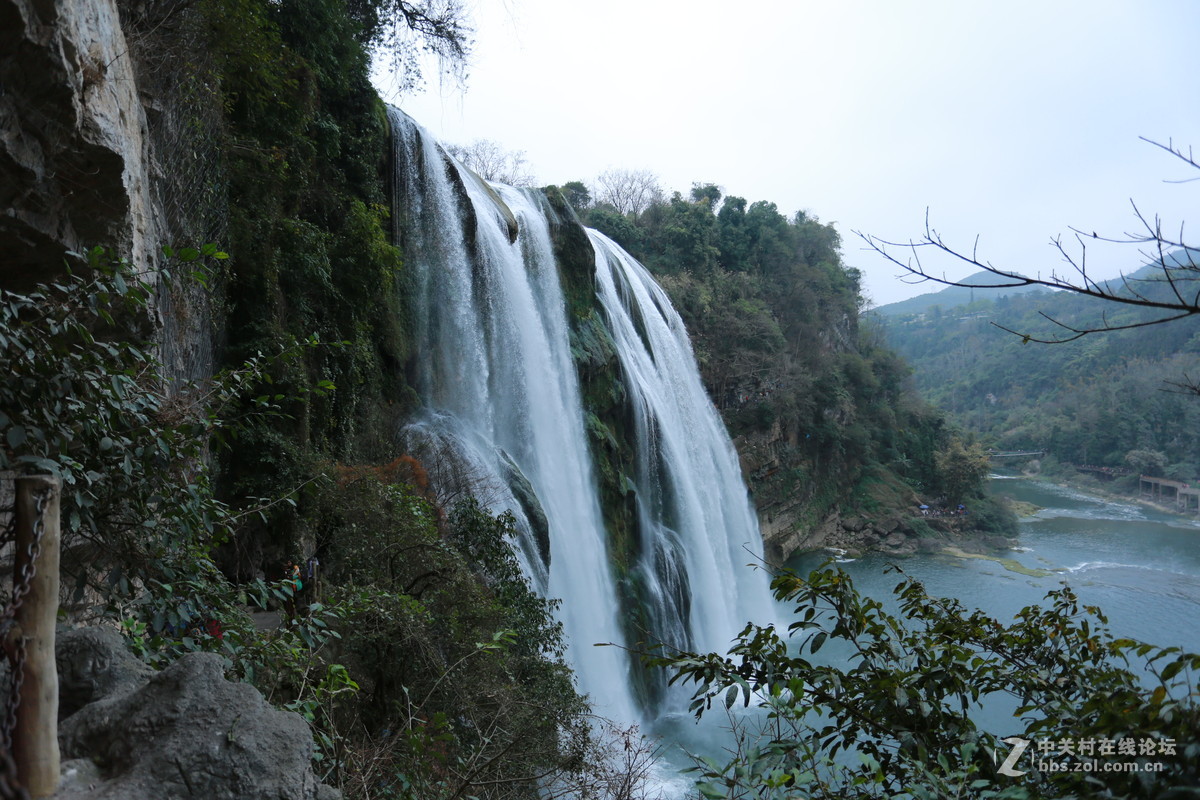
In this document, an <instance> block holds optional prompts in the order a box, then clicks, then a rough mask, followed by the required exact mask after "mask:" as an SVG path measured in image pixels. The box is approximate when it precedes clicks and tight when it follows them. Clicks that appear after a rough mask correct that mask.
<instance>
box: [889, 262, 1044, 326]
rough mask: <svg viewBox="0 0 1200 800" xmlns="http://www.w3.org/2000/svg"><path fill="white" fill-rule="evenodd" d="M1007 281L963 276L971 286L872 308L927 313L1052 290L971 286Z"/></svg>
mask: <svg viewBox="0 0 1200 800" xmlns="http://www.w3.org/2000/svg"><path fill="white" fill-rule="evenodd" d="M1004 282H1005V279H1004V278H1001V277H1000V276H999V275H993V274H992V273H990V272H976V273H975V274H974V275H969V276H968V277H966V278H964V279H963V283H965V284H969V285H968V286H947V287H946V288H944V289H942V290H941V291H937V292H929V293H928V294H922V295H917V296H916V297H910V298H909V299H907V300H901V301H899V302H898V303H888V304H887V305H883V306H876V307H875V308H874V309H872V310H873V311H874V312H875V313H876V314H880V315H882V316H885V317H897V316H902V315H905V314H924V313H925V312H926V311H928V310H929V309H931V308H933V307H934V306H941V307H942V310H947V309H951V308H955V307H957V306H965V305H967V304H969V303H973V302H975V301H976V300H986V299H993V300H994V299H996V298H997V297H1007V296H1010V295H1017V294H1030V293H1035V292H1046V291H1049V290H1048V289H1045V288H1043V287H1041V286H1017V287H1010V288H1007V289H986V288H984V289H981V291H978V292H977V291H975V289H973V288H971V287H972V286H978V287H988V286H997V285H999V284H1001V283H1004Z"/></svg>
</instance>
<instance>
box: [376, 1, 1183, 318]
mask: <svg viewBox="0 0 1200 800" xmlns="http://www.w3.org/2000/svg"><path fill="white" fill-rule="evenodd" d="M472 16H473V20H474V27H475V31H476V33H475V39H476V49H475V55H474V58H473V63H472V65H471V70H470V76H469V77H468V80H467V85H466V90H465V91H460V90H459V89H458V87H456V86H450V85H447V86H444V87H439V86H438V85H437V84H436V82H431V85H430V86H429V88H428V89H427V91H426V92H425V93H424V94H421V95H415V96H410V97H405V98H396V97H395V96H392V97H390V98H388V99H389V100H390V101H391V102H396V103H397V104H398V105H400V107H401V108H403V109H404V110H405V111H407V112H408V113H409V114H411V115H412V116H413V117H415V118H416V119H417V120H418V121H419V122H420V123H422V124H423V125H425V126H426V127H427V128H429V129H430V130H431V131H432V132H433V133H434V134H435V135H437V136H438V137H439V138H441V139H442V140H444V141H448V142H454V143H469V142H471V141H473V140H475V139H491V140H493V141H496V142H498V143H500V144H501V145H502V146H504V147H505V148H507V149H510V150H523V151H525V154H526V157H527V158H528V161H529V166H530V169H531V171H532V172H533V173H534V174H535V176H536V177H537V179H538V181H539V182H540V183H542V184H548V183H558V184H561V183H565V182H566V181H570V180H583V181H585V182H588V183H591V182H592V179H594V178H595V176H596V175H597V174H599V173H600V172H602V171H604V170H605V169H608V168H611V167H618V168H629V169H649V170H651V171H653V172H655V173H657V174H658V175H659V176H660V177H661V179H662V183H663V186H664V188H666V189H668V191H670V190H679V191H682V192H684V193H686V192H687V191H688V189H689V188H690V187H691V184H692V183H693V182H698V181H699V182H711V183H716V184H718V185H720V186H722V187H723V188H724V189H725V191H726V193H728V194H734V195H739V196H742V197H745V198H747V199H748V200H749V201H751V202H754V201H756V200H770V201H773V202H775V203H776V204H777V205H778V206H779V209H780V211H781V212H783V213H784V214H788V215H791V214H792V213H793V212H795V211H797V210H801V209H803V210H806V211H809V212H811V213H813V214H815V215H816V216H818V217H819V218H820V219H821V220H822V221H824V222H834V223H836V226H837V228H838V230H839V231H840V232H841V233H842V237H843V250H844V255H845V260H846V263H847V264H848V265H850V266H854V267H858V268H859V269H861V270H862V271H863V273H864V276H865V280H864V290H865V292H866V294H867V295H868V297H869V298H870V299H871V300H872V301H874V303H876V304H882V303H887V302H893V301H895V300H899V299H903V298H904V297H909V296H912V295H914V294H920V293H923V292H926V291H932V290H934V289H936V288H939V287H936V286H933V285H931V284H925V285H923V286H908V285H906V284H904V283H903V282H901V281H900V280H899V279H898V278H897V277H895V276H896V272H897V269H896V268H894V267H892V266H890V265H888V264H886V263H885V262H884V261H882V260H881V259H880V258H879V257H877V256H876V255H874V254H873V253H869V252H865V251H864V250H863V249H862V244H861V242H860V241H859V240H858V238H857V237H855V236H854V235H853V233H852V232H853V231H855V230H860V231H863V232H867V233H872V234H875V235H877V236H881V237H884V238H891V239H908V238H910V237H916V236H919V235H920V234H921V233H922V231H923V229H924V217H925V209H926V207H928V208H929V212H930V218H931V221H932V223H933V225H934V227H935V228H937V229H938V230H939V231H940V232H941V233H942V234H943V235H944V236H945V237H946V238H947V239H948V240H950V241H951V242H954V243H958V244H961V245H962V246H963V247H964V248H967V249H969V248H970V247H971V246H972V244H973V242H974V239H975V236H976V235H977V234H978V235H979V236H980V237H981V238H980V252H981V253H982V254H984V255H986V257H987V258H988V259H990V260H991V261H992V262H993V263H995V264H996V265H997V266H1002V267H1009V268H1013V269H1017V270H1023V271H1027V272H1029V273H1037V272H1040V273H1042V274H1043V275H1046V274H1049V273H1050V272H1051V271H1052V270H1054V269H1055V268H1057V267H1059V266H1060V264H1061V262H1060V260H1059V257H1058V255H1057V254H1056V253H1055V252H1054V251H1053V249H1052V248H1051V247H1050V246H1049V244H1048V243H1049V241H1050V239H1051V237H1053V236H1054V235H1056V234H1058V233H1067V232H1068V228H1069V227H1070V226H1075V227H1079V228H1084V229H1086V230H1087V231H1089V232H1091V231H1092V230H1095V231H1096V232H1098V233H1100V234H1101V235H1105V234H1108V235H1114V236H1116V235H1120V234H1121V233H1123V232H1125V231H1128V230H1132V229H1134V228H1135V227H1136V225H1137V221H1136V219H1135V218H1134V216H1133V212H1132V208H1131V206H1130V200H1131V199H1133V200H1135V201H1136V202H1137V203H1138V206H1139V207H1140V208H1142V210H1143V211H1145V212H1147V213H1149V214H1151V215H1152V214H1154V213H1159V214H1161V215H1162V217H1163V220H1164V222H1165V223H1166V224H1168V225H1169V226H1170V227H1172V228H1173V229H1174V231H1176V232H1177V231H1178V228H1179V225H1180V222H1181V221H1182V220H1183V219H1185V218H1186V216H1187V214H1188V212H1189V211H1191V210H1192V208H1193V207H1194V201H1195V199H1196V197H1197V192H1200V185H1197V184H1190V183H1184V184H1170V183H1165V182H1164V180H1167V179H1181V178H1190V177H1192V174H1191V173H1190V172H1189V169H1188V168H1187V167H1186V166H1185V165H1183V164H1182V163H1181V162H1178V161H1176V160H1175V159H1173V158H1172V157H1171V156H1169V155H1168V154H1166V153H1164V152H1162V151H1160V150H1158V149H1157V148H1155V147H1152V146H1151V145H1149V144H1146V143H1144V142H1141V141H1139V139H1138V137H1139V136H1145V137H1148V138H1151V139H1155V140H1159V141H1162V142H1164V143H1165V142H1166V141H1167V140H1168V139H1171V138H1173V139H1174V140H1175V142H1176V143H1177V144H1183V145H1185V146H1186V145H1190V144H1192V143H1195V144H1196V146H1197V148H1198V152H1200V135H1198V132H1200V102H1197V100H1198V99H1200V98H1197V89H1196V87H1197V79H1196V71H1197V68H1196V63H1197V58H1196V52H1195V48H1194V47H1193V46H1192V45H1189V44H1188V42H1191V41H1192V40H1193V39H1194V38H1195V37H1196V36H1197V34H1200V2H1198V1H1197V0H1141V1H1140V2H1133V1H1132V0H1130V1H1124V0H1122V1H1119V2H1118V1H1117V0H1087V1H1086V2H1084V1H1082V0H1081V1H1080V2H1054V0H1041V2H1026V0H1007V2H1003V3H996V2H993V3H985V2H976V1H975V0H958V1H957V2H951V1H950V0H936V1H934V0H923V1H922V2H916V1H915V0H914V1H912V2H907V1H905V0H821V1H820V2H816V1H815V0H791V2H784V1H783V0H741V2H738V3H729V2H709V1H708V0H688V2H682V1H681V0H606V2H603V3H593V2H588V3H584V2H578V0H479V2H478V3H477V4H476V5H475V7H474V8H473V11H472ZM385 95H386V92H385ZM1192 172H1194V170H1193V171H1192ZM1189 202H1190V203H1191V205H1189ZM1197 238H1200V237H1197ZM1089 262H1090V263H1091V264H1092V265H1093V267H1094V269H1095V270H1096V272H1097V275H1098V277H1110V276H1112V275H1115V274H1116V272H1117V271H1118V269H1120V268H1125V269H1131V268H1134V267H1136V266H1137V262H1138V256H1137V254H1136V251H1135V250H1134V249H1132V248H1129V247H1125V248H1121V247H1115V246H1107V247H1105V246H1092V247H1090V248H1089ZM966 272H967V271H966V270H958V271H950V272H949V273H948V274H950V276H951V277H960V276H961V275H963V274H966Z"/></svg>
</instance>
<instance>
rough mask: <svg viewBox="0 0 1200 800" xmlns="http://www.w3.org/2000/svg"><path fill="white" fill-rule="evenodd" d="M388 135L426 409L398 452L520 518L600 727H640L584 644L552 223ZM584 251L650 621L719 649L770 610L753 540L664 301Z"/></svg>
mask: <svg viewBox="0 0 1200 800" xmlns="http://www.w3.org/2000/svg"><path fill="white" fill-rule="evenodd" d="M391 122H392V126H393V130H394V132H395V134H394V135H395V138H396V162H397V180H396V184H397V185H396V194H397V197H396V202H397V214H398V216H399V217H401V218H402V219H403V220H404V225H403V231H404V246H405V257H406V263H407V265H408V269H410V270H411V271H412V273H413V276H414V278H415V281H416V288H417V293H418V297H417V299H416V303H415V306H416V308H417V309H418V312H417V316H418V320H417V334H418V356H417V362H418V363H419V365H420V369H419V373H420V374H419V375H418V390H419V392H420V394H421V399H422V401H423V404H424V407H425V414H424V417H423V418H422V419H421V420H420V421H419V422H417V423H414V424H413V425H411V426H410V427H409V431H408V433H409V437H410V440H411V439H419V440H424V441H425V442H427V443H429V442H436V446H437V447H440V448H449V449H451V450H453V451H454V457H455V459H456V460H457V461H458V462H459V463H462V464H466V465H468V467H467V469H468V471H470V472H472V473H473V478H474V480H475V481H476V484H477V485H485V486H488V487H490V489H491V490H492V493H493V495H494V496H493V497H492V498H491V499H492V504H493V506H494V507H496V508H497V509H506V510H511V511H513V513H514V514H515V515H516V516H517V517H518V519H519V520H520V522H521V528H522V530H523V540H522V541H521V542H520V543H519V545H520V555H521V557H522V559H523V562H524V564H525V566H526V568H527V569H528V572H529V574H530V576H531V578H532V579H533V580H534V582H535V584H536V586H537V587H538V589H539V590H540V591H542V592H544V593H546V594H547V595H548V596H550V597H556V598H560V599H561V600H562V605H561V607H560V610H559V615H560V619H561V620H562V622H563V627H564V630H565V632H566V635H567V637H568V641H569V650H568V652H569V658H570V660H571V663H572V666H573V668H574V669H575V672H576V675H577V679H578V683H579V687H580V689H581V691H583V692H585V693H587V694H588V695H590V697H591V699H592V701H593V704H594V705H595V706H596V709H597V711H598V712H599V713H601V714H604V715H607V716H610V717H612V718H613V719H616V720H618V721H625V722H630V721H636V720H638V719H639V718H641V716H642V715H641V713H640V710H639V708H638V704H637V703H636V702H635V700H634V692H633V688H632V687H633V685H634V680H633V678H632V669H633V664H632V663H631V662H630V657H629V656H628V655H627V654H626V653H625V651H624V650H622V649H620V648H617V647H599V648H597V647H592V646H591V645H592V644H595V643H600V642H612V643H615V644H618V645H622V644H624V635H623V630H622V626H621V624H620V623H619V622H618V614H619V613H621V610H620V609H619V601H618V592H617V586H616V581H615V579H614V576H613V574H612V570H611V569H610V568H609V566H608V565H609V563H610V556H609V552H608V546H607V542H606V533H605V526H604V520H603V516H602V511H601V506H600V500H599V490H598V484H597V481H596V478H595V476H594V474H593V466H592V464H593V462H592V456H591V453H590V451H589V445H588V438H587V434H586V430H585V426H584V410H583V406H582V401H581V396H580V389H579V385H578V377H577V373H576V368H575V364H574V362H573V361H572V357H571V350H570V332H569V328H568V323H567V316H566V304H565V301H564V297H563V292H562V288H561V286H560V284H559V273H558V268H557V265H556V263H555V260H554V251H553V245H552V241H551V236H550V228H549V221H548V220H547V218H546V216H545V214H544V213H543V211H542V209H541V207H540V206H539V204H538V203H537V202H535V199H534V196H533V195H531V194H530V193H527V192H526V191H523V190H517V189H512V188H510V187H505V186H494V187H492V186H488V185H486V184H484V183H483V182H482V181H480V180H479V179H478V178H477V177H475V176H474V175H473V174H471V173H469V172H467V171H466V170H464V169H462V168H461V167H460V166H459V165H457V164H456V163H455V162H453V160H452V159H448V158H447V157H446V156H445V155H444V154H443V152H442V151H441V149H440V148H439V147H438V146H437V144H436V142H435V141H434V140H433V139H432V138H431V137H430V136H429V135H428V134H427V133H426V132H425V131H424V130H423V129H422V128H420V126H418V125H416V124H415V123H414V122H413V121H412V120H411V119H410V118H408V117H407V116H406V115H404V114H403V113H402V112H399V111H397V110H394V109H393V110H392V111H391ZM514 217H515V219H516V228H517V231H519V233H518V234H517V236H516V238H515V241H512V240H510V233H511V232H512V221H513V218H514ZM589 235H590V236H591V240H592V243H593V247H594V249H595V252H596V263H597V267H596V282H597V287H598V293H599V296H600V299H601V302H602V305H603V308H604V311H605V315H606V316H607V322H608V326H609V334H610V335H611V337H612V340H613V342H614V343H615V345H616V349H617V352H618V356H619V360H620V364H621V369H622V373H623V381H624V383H625V384H626V388H627V395H628V399H629V402H630V403H631V404H632V416H633V419H634V420H635V427H636V436H637V450H638V454H637V460H638V463H637V464H636V465H635V467H636V468H635V470H634V472H635V474H634V476H633V482H634V484H635V485H636V499H637V507H638V514H639V521H638V522H639V535H640V539H641V543H640V544H641V546H640V548H639V550H640V556H639V558H640V561H639V563H637V564H636V565H634V569H635V570H636V571H637V573H638V578H639V581H638V583H639V586H641V587H642V591H641V595H640V596H641V599H642V601H643V602H644V603H646V604H647V606H648V608H646V609H644V612H645V613H644V618H645V619H647V620H649V623H650V627H651V629H652V630H651V631H650V632H649V633H650V634H651V635H652V636H654V637H656V638H658V639H659V640H660V641H664V642H667V643H669V644H673V645H677V646H681V647H682V646H688V647H698V648H703V649H705V650H721V651H723V650H724V649H725V648H726V646H727V645H728V643H729V640H730V639H731V638H732V636H733V635H734V634H735V633H736V632H737V631H738V629H739V628H740V627H741V626H742V625H744V624H745V622H746V621H747V620H750V619H756V620H760V621H765V620H766V619H767V616H768V615H769V614H770V613H771V612H770V608H771V604H770V600H769V597H768V593H767V590H766V580H765V578H764V577H763V575H762V574H761V573H756V572H754V571H753V570H750V569H748V568H747V567H745V566H744V565H745V564H746V563H747V562H749V561H752V560H754V559H755V558H756V557H758V555H759V553H760V551H761V539H760V537H759V533H758V528H757V522H756V520H755V517H754V514H753V511H752V509H751V508H750V504H749V501H748V499H747V496H746V489H745V486H744V485H743V484H742V482H741V477H740V473H739V471H738V466H737V459H736V455H735V453H734V450H733V447H732V444H731V443H730V441H729V437H728V435H727V434H726V432H725V430H724V427H723V426H722V424H721V422H720V419H719V418H718V416H717V414H716V411H715V410H714V409H713V407H712V404H711V403H710V402H709V400H708V398H707V397H706V395H705V393H704V390H703V387H702V386H701V383H700V379H699V375H698V372H697V369H696V365H695V360H694V358H693V356H692V352H691V347H690V345H689V343H688V339H687V335H686V332H685V331H684V329H683V324H682V322H681V321H680V319H679V316H678V315H677V314H676V313H675V311H674V309H672V308H671V305H670V302H669V301H668V299H667V297H666V295H665V294H664V293H663V292H662V290H661V289H660V288H659V287H658V286H657V285H656V284H655V283H654V281H653V280H652V279H651V278H650V276H649V275H648V274H647V273H646V271H645V270H644V269H643V268H642V267H641V266H640V265H638V264H637V263H636V262H635V261H634V260H633V259H632V258H631V257H630V256H629V255H628V254H626V253H625V252H624V251H623V250H621V249H620V248H619V247H618V246H617V245H615V244H613V243H612V242H611V241H609V240H608V239H606V238H604V237H603V236H602V235H600V234H598V233H595V232H591V233H590V234H589ZM539 533H540V534H541V536H540V537H539ZM545 539H548V550H549V552H548V554H547V553H546V549H547V542H546V541H545ZM547 555H548V556H549V558H548V559H547V558H546V556H547ZM547 561H548V563H547ZM624 611H626V612H628V609H625V610H624Z"/></svg>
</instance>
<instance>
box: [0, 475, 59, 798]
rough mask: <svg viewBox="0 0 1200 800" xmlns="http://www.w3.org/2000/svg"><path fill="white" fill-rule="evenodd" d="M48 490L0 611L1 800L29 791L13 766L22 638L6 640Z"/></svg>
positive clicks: (30, 568) (31, 566)
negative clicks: (5, 678) (0, 676)
mask: <svg viewBox="0 0 1200 800" xmlns="http://www.w3.org/2000/svg"><path fill="white" fill-rule="evenodd" d="M49 499H50V490H49V489H44V490H42V491H40V492H38V493H37V495H36V496H35V498H34V510H35V514H34V520H33V541H32V542H30V543H29V551H28V554H29V557H28V558H27V559H26V560H25V563H24V564H22V565H21V572H20V574H19V575H17V576H16V577H15V578H14V580H13V588H12V599H11V600H10V601H9V603H8V606H7V607H5V609H4V611H3V612H0V642H3V643H4V644H5V647H4V656H5V658H7V659H8V662H9V691H8V698H7V701H6V702H5V704H4V719H3V720H0V800H10V798H14V799H17V800H27V798H28V797H29V793H28V792H27V791H25V789H24V788H23V787H22V786H21V785H20V783H19V782H18V780H17V770H16V766H15V765H14V764H13V761H12V736H13V729H14V728H15V727H16V724H17V707H18V706H19V705H20V704H21V687H22V685H24V683H25V655H26V649H25V637H24V636H21V637H20V638H19V639H18V640H17V641H16V642H12V643H11V644H10V643H9V636H10V634H11V633H12V628H13V625H14V624H15V623H16V616H17V611H18V610H19V609H20V608H21V605H22V604H23V603H24V602H25V598H26V596H28V594H29V592H30V588H31V586H32V584H33V577H34V575H36V574H37V559H38V556H40V555H41V553H42V537H43V535H44V534H45V532H46V518H45V517H46V505H47V503H48V501H49Z"/></svg>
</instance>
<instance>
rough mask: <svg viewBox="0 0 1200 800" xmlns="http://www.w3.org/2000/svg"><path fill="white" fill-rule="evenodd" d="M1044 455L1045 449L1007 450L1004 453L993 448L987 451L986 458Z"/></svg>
mask: <svg viewBox="0 0 1200 800" xmlns="http://www.w3.org/2000/svg"><path fill="white" fill-rule="evenodd" d="M1044 455H1046V451H1045V450H1009V451H1007V452H1004V453H999V452H996V451H995V450H993V451H991V452H989V453H988V458H1035V457H1037V456H1044Z"/></svg>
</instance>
